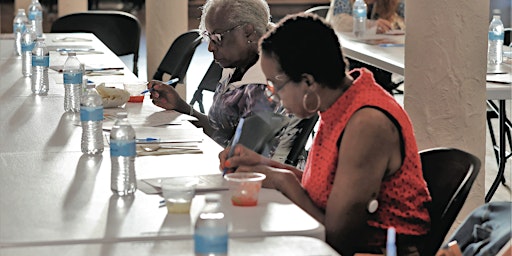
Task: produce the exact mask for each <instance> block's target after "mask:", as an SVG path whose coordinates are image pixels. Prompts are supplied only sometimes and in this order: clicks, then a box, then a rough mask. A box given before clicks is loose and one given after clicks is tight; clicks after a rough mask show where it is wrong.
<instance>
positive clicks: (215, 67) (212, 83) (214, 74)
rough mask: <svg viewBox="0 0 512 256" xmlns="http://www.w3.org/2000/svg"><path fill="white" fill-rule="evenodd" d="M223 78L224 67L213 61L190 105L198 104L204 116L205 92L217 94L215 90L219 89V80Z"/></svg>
mask: <svg viewBox="0 0 512 256" xmlns="http://www.w3.org/2000/svg"><path fill="white" fill-rule="evenodd" d="M221 76H222V67H221V66H219V64H217V63H216V62H215V60H213V61H212V63H211V64H210V67H208V70H207V71H206V73H205V74H204V76H203V79H202V80H201V82H200V83H199V85H198V86H197V90H196V92H194V97H192V100H191V101H190V105H192V106H194V104H195V103H196V102H197V104H198V105H199V110H200V111H201V113H203V114H204V105H203V91H204V90H206V91H210V92H215V89H216V88H217V85H218V84H219V80H220V78H221Z"/></svg>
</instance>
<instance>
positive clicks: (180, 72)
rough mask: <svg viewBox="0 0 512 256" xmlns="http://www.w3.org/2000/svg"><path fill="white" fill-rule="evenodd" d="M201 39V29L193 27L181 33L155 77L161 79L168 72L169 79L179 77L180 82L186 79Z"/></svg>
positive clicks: (159, 66)
mask: <svg viewBox="0 0 512 256" xmlns="http://www.w3.org/2000/svg"><path fill="white" fill-rule="evenodd" d="M201 41H202V36H201V32H200V30H199V29H192V30H189V31H187V32H185V33H183V34H181V35H179V36H178V37H177V38H176V39H175V40H174V41H173V42H172V44H171V46H170V47H169V50H168V51H167V53H166V54H165V56H164V57H163V59H162V61H161V62H160V65H158V68H157V70H156V72H155V74H154V75H153V79H155V80H160V81H161V80H162V79H163V75H164V74H168V75H169V76H170V78H169V79H173V78H176V77H177V78H179V79H180V82H182V81H184V79H185V76H186V74H187V70H188V67H189V66H190V62H191V61H192V57H193V56H194V52H195V50H196V48H197V47H198V46H199V44H201Z"/></svg>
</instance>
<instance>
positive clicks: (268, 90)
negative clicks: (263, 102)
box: [265, 75, 292, 103]
mask: <svg viewBox="0 0 512 256" xmlns="http://www.w3.org/2000/svg"><path fill="white" fill-rule="evenodd" d="M283 76H284V75H277V76H275V79H276V80H282V77H283ZM291 81H292V80H291V79H288V80H286V81H285V82H284V83H282V84H281V86H279V87H277V86H275V84H274V82H272V81H270V80H268V79H267V87H265V94H266V95H267V98H268V99H269V100H270V101H273V102H275V103H280V102H281V98H280V97H279V95H277V93H278V92H279V91H280V90H282V89H283V88H284V87H285V86H286V84H288V83H289V82H291Z"/></svg>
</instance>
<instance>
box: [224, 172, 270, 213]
mask: <svg viewBox="0 0 512 256" xmlns="http://www.w3.org/2000/svg"><path fill="white" fill-rule="evenodd" d="M224 178H225V179H226V180H227V181H228V183H229V191H230V192H231V203H232V204H233V205H235V206H256V205H257V204H258V196H259V193H260V190H261V183H262V182H263V180H264V179H265V178H266V176H265V174H262V173H257V172H235V173H229V174H226V175H225V176H224Z"/></svg>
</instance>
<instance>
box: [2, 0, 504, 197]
mask: <svg viewBox="0 0 512 256" xmlns="http://www.w3.org/2000/svg"><path fill="white" fill-rule="evenodd" d="M119 2H120V1H115V0H112V1H110V2H109V1H102V4H100V9H117V10H120V9H123V5H122V4H120V3H119ZM13 9H14V8H13V4H12V1H7V0H2V1H0V18H1V25H2V26H1V32H2V33H11V32H12V19H13V18H14V16H13V13H14V10H13ZM132 13H133V14H135V15H136V16H137V17H138V18H139V20H140V22H141V23H142V28H143V30H142V40H141V48H140V53H139V56H140V57H139V70H141V72H140V74H139V78H140V79H141V80H146V79H147V77H148V76H147V75H146V74H145V70H146V44H145V33H144V23H145V13H144V9H142V10H140V11H137V12H132ZM45 14H46V15H45V17H46V18H45V23H44V26H43V27H44V30H45V31H49V28H50V26H51V22H52V21H53V20H54V19H55V18H56V14H51V13H50V14H48V13H45ZM123 60H124V61H125V62H126V64H127V66H128V67H130V66H131V63H130V57H129V56H128V57H125V58H123ZM211 60H212V56H211V54H210V53H209V52H208V51H207V48H206V45H205V44H201V45H200V46H199V47H198V48H197V50H196V54H195V55H194V58H193V59H192V63H191V65H190V68H189V71H188V76H187V77H188V78H187V87H188V90H187V98H188V99H191V98H192V94H193V93H194V90H195V88H196V87H197V85H198V84H199V82H200V80H201V78H202V76H203V74H204V72H205V71H206V69H207V67H208V65H209V64H210V62H211ZM149 77H151V75H150V76H149ZM211 98H212V97H211V94H210V93H209V92H205V93H204V101H205V108H208V106H209V105H210V102H211ZM396 98H397V100H398V101H402V97H401V95H397V96H396ZM208 99H210V101H209V100H208ZM507 111H508V112H507V114H508V117H509V119H510V115H511V113H512V107H511V104H510V101H508V102H507ZM497 122H498V121H497V120H495V121H494V127H495V130H496V131H497V125H498V123H497ZM490 141H491V140H490V137H489V132H487V142H486V149H487V151H486V156H485V173H486V182H485V187H486V190H487V189H488V188H489V187H490V186H491V184H492V182H493V181H494V179H495V177H496V173H497V164H496V159H495V158H494V153H493V150H492V145H491V142H490ZM509 150H510V149H509ZM505 177H506V181H507V182H506V184H507V185H508V186H504V185H500V186H499V188H498V190H497V192H496V194H495V195H494V197H493V199H492V201H512V192H511V189H510V187H509V186H510V184H511V183H512V159H509V160H508V162H507V166H506V171H505ZM468 200H471V198H469V199H468Z"/></svg>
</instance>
